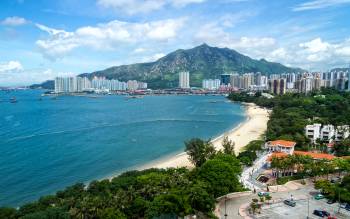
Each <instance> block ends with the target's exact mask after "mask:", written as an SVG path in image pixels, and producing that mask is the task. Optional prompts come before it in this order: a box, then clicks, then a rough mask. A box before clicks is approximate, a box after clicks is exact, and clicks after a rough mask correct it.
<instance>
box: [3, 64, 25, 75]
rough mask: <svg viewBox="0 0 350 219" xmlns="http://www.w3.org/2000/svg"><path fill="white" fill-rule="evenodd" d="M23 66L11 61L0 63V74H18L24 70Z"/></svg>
mask: <svg viewBox="0 0 350 219" xmlns="http://www.w3.org/2000/svg"><path fill="white" fill-rule="evenodd" d="M22 69H23V67H22V64H21V63H20V62H19V61H9V62H3V63H0V74H1V73H8V72H16V71H20V70H22Z"/></svg>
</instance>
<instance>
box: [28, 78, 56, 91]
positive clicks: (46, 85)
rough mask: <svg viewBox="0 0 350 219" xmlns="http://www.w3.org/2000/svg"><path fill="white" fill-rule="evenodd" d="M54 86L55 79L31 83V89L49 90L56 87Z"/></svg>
mask: <svg viewBox="0 0 350 219" xmlns="http://www.w3.org/2000/svg"><path fill="white" fill-rule="evenodd" d="M54 86H55V83H54V81H53V80H48V81H45V82H43V83H41V84H33V85H30V88H31V89H38V88H40V89H48V90H53V89H54Z"/></svg>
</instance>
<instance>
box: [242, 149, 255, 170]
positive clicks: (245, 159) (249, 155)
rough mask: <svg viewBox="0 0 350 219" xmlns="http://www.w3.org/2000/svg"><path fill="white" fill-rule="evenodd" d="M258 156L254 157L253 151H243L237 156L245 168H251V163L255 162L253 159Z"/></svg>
mask: <svg viewBox="0 0 350 219" xmlns="http://www.w3.org/2000/svg"><path fill="white" fill-rule="evenodd" d="M257 157H258V156H257V155H256V152H255V151H251V150H246V151H243V152H241V153H239V155H238V157H237V158H238V159H239V160H240V161H241V163H243V164H244V165H246V166H251V165H253V162H254V161H255V159H256V158H257Z"/></svg>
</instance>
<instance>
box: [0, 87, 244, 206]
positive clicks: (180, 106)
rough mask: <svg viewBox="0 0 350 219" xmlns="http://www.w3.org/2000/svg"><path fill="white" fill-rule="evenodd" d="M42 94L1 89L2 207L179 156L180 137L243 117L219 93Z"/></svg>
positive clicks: (203, 134) (210, 131) (212, 133)
mask: <svg viewBox="0 0 350 219" xmlns="http://www.w3.org/2000/svg"><path fill="white" fill-rule="evenodd" d="M42 93H43V91H40V90H26V91H12V92H10V93H7V92H4V91H0V206H13V207H16V206H19V205H21V204H23V203H27V202H29V201H33V200H36V199H37V198H39V197H40V196H43V195H48V194H54V193H55V192H56V191H58V190H60V189H64V188H65V187H66V186H69V185H72V184H74V183H76V182H84V183H87V182H89V181H91V180H94V179H101V178H104V177H109V176H112V175H113V174H118V173H120V172H122V171H125V170H130V169H135V168H137V167H139V166H141V165H144V164H147V163H149V162H151V161H155V160H157V159H161V158H162V157H166V156H170V155H173V154H177V153H181V152H183V150H184V141H185V140H188V139H190V138H193V137H200V138H205V139H209V138H215V137H216V136H218V135H220V134H222V133H223V132H225V131H228V130H229V129H232V128H233V127H235V126H237V125H238V124H239V123H241V122H243V120H245V118H246V117H245V112H244V108H243V107H242V106H241V105H239V104H234V103H230V102H228V101H227V99H226V98H225V97H222V96H145V97H144V98H142V99H126V98H125V97H124V96H101V97H99V98H88V97H73V96H65V97H58V98H57V99H53V98H52V97H42V100H40V95H41V94H42ZM13 96H15V97H16V98H17V100H18V102H17V103H10V102H9V99H10V98H11V97H13Z"/></svg>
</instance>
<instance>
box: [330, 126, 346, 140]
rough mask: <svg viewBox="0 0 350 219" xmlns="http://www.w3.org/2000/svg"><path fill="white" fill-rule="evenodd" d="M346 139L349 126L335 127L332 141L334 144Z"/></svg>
mask: <svg viewBox="0 0 350 219" xmlns="http://www.w3.org/2000/svg"><path fill="white" fill-rule="evenodd" d="M348 137H349V126H348V125H343V126H337V130H336V132H335V138H334V140H335V141H336V142H339V141H342V140H344V139H346V138H348Z"/></svg>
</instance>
